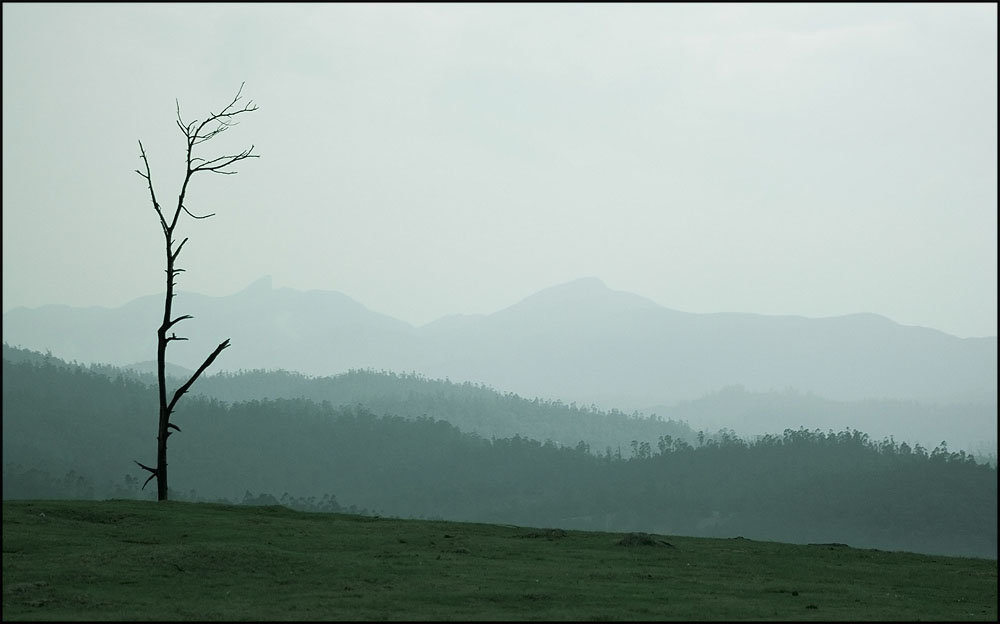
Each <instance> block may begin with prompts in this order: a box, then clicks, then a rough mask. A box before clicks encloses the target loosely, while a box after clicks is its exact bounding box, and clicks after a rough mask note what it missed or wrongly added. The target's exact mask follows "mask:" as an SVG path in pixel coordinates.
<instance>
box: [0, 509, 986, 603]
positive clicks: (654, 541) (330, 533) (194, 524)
mask: <svg viewBox="0 0 1000 624" xmlns="http://www.w3.org/2000/svg"><path fill="white" fill-rule="evenodd" d="M3 527H4V531H3V579H4V582H3V608H4V619H5V620H190V621H201V620H230V621H235V620H260V621H274V620H298V621H303V620H466V621H467V620H529V619H541V620H578V621H584V620H592V621H610V620H751V619H768V620H817V621H824V620H826V621H830V620H841V621H859V620H898V621H916V620H938V621H952V620H987V621H989V620H992V621H996V619H997V562H996V561H995V560H992V561H991V560H984V559H964V558H949V557H932V556H926V555H915V554H909V553H900V552H885V551H878V550H858V549H853V548H848V547H845V546H842V545H838V544H821V545H800V546H795V545H788V544H780V543H775V542H759V541H751V540H746V539H742V538H738V537H737V538H734V539H696V538H686V537H675V536H646V535H636V534H632V535H624V534H614V533H598V532H577V531H562V530H557V529H533V528H524V527H513V526H501V525H487V524H463V523H454V522H438V521H418V520H397V519H386V518H372V517H362V516H353V515H343V514H308V513H301V512H294V511H290V510H288V509H285V508H282V507H244V506H225V505H215V504H195V503H179V502H169V503H152V502H140V501H122V500H114V501H104V502H84V501H4V506H3Z"/></svg>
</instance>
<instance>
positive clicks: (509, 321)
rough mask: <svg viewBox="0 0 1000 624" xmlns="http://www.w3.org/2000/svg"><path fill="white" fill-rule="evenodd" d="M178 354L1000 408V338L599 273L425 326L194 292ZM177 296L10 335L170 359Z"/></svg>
mask: <svg viewBox="0 0 1000 624" xmlns="http://www.w3.org/2000/svg"><path fill="white" fill-rule="evenodd" d="M174 312H175V314H176V315H181V314H190V315H192V316H193V317H194V318H193V319H191V320H186V321H184V322H182V323H179V324H178V325H177V326H175V327H176V329H177V331H178V334H179V335H182V336H186V337H187V338H189V340H188V341H178V342H173V343H171V345H170V349H169V351H168V359H169V360H170V362H172V363H173V364H176V365H179V366H182V367H185V368H188V369H195V368H197V367H198V365H199V364H200V363H201V361H202V360H203V359H204V358H205V357H206V356H207V355H208V353H210V352H211V350H212V349H213V348H214V347H215V345H216V344H218V343H219V342H221V341H222V340H223V339H226V338H230V339H231V341H232V347H231V348H230V349H227V350H226V351H225V352H224V353H223V354H222V356H220V357H219V359H218V360H216V363H215V364H214V365H213V367H212V369H211V371H213V372H216V371H226V370H228V371H237V370H250V369H269V370H274V369H285V370H290V371H297V372H300V373H304V374H307V375H316V376H326V375H335V374H339V373H342V372H345V371H348V370H357V369H372V370H388V371H396V372H415V373H418V374H421V375H425V376H427V377H430V378H441V379H453V380H457V381H472V382H474V383H485V384H488V385H490V386H492V387H495V388H498V389H500V390H503V391H510V392H516V393H518V394H520V395H522V396H539V397H545V398H556V399H560V400H564V401H566V402H571V401H572V402H578V403H580V404H584V405H586V404H593V405H598V406H602V407H614V408H621V409H627V410H633V409H646V408H648V407H650V406H655V405H673V404H676V403H678V402H680V401H690V400H693V399H697V398H699V397H703V396H705V395H706V394H709V393H712V392H716V391H718V390H719V389H721V388H725V387H732V386H740V387H742V388H744V389H746V390H747V391H752V392H771V391H788V390H794V391H797V392H802V393H809V394H815V395H818V396H822V397H826V398H829V399H833V400H841V401H857V400H865V399H896V400H913V401H924V402H935V403H945V404H947V403H964V404H968V403H976V404H984V405H993V406H995V405H996V393H997V385H996V380H997V339H996V337H986V338H958V337H955V336H951V335H948V334H945V333H943V332H940V331H937V330H934V329H929V328H923V327H912V326H904V325H900V324H898V323H895V322H893V321H891V320H890V319H887V318H885V317H882V316H878V315H875V314H852V315H847V316H837V317H829V318H806V317H801V316H766V315H758V314H742V313H716V314H695V313H687V312H681V311H677V310H672V309H669V308H665V307H663V306H660V305H658V304H656V303H655V302H653V301H651V300H649V299H646V298H643V297H640V296H638V295H634V294H630V293H626V292H621V291H615V290H612V289H609V288H608V287H607V286H605V285H604V284H603V283H602V282H601V281H600V280H598V279H595V278H583V279H579V280H575V281H572V282H569V283H566V284H562V285H558V286H554V287H552V288H548V289H545V290H542V291H540V292H538V293H536V294H534V295H532V296H529V297H527V298H526V299H524V300H522V301H520V302H518V303H516V304H514V305H512V306H510V307H508V308H505V309H503V310H500V311H498V312H496V313H493V314H483V315H453V316H447V317H444V318H441V319H439V320H437V321H434V322H432V323H429V324H427V325H423V326H420V327H415V326H413V325H410V324H408V323H405V322H403V321H400V320H398V319H394V318H392V317H389V316H386V315H383V314H379V313H377V312H374V311H372V310H370V309H368V308H366V307H365V306H364V305H362V304H361V303H359V302H357V301H355V300H353V299H351V298H350V297H348V296H347V295H344V294H342V293H339V292H335V291H322V290H310V291H299V290H293V289H290V288H274V287H273V286H272V283H271V280H270V278H267V277H265V278H262V279H260V280H257V281H255V282H254V283H252V284H250V286H249V287H247V288H246V289H244V290H242V291H240V292H237V293H236V294H234V295H231V296H224V297H213V296H207V295H201V294H196V293H190V292H183V291H182V292H179V293H178V295H177V297H176V298H175V300H174ZM162 314H163V296H162V294H160V295H150V296H146V297H141V298H138V299H135V300H133V301H131V302H129V303H127V304H125V305H123V306H121V307H118V308H102V307H86V308H80V307H70V306H65V305H46V306H41V307H38V308H15V309H12V310H10V311H9V312H7V313H5V314H4V315H3V340H4V342H6V343H8V344H11V345H16V346H20V347H23V348H28V349H36V350H40V351H50V352H52V353H53V354H55V355H57V356H59V357H61V358H64V359H67V360H77V361H80V362H102V363H110V364H116V365H122V366H126V365H130V364H133V363H136V362H142V361H148V360H150V359H151V357H152V356H153V354H155V349H156V340H155V330H156V327H157V326H158V324H159V322H160V319H161V318H162Z"/></svg>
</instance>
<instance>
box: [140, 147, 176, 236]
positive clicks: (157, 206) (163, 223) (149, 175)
mask: <svg viewBox="0 0 1000 624" xmlns="http://www.w3.org/2000/svg"><path fill="white" fill-rule="evenodd" d="M139 153H140V154H141V155H142V162H143V163H145V165H146V173H143V172H141V171H139V170H138V169H136V170H135V172H136V173H138V174H139V175H141V176H142V177H144V178H146V184H147V185H148V186H149V197H150V199H151V200H152V201H153V209H154V210H156V214H157V216H159V217H160V227H162V228H163V232H164V234H167V233H168V232H169V230H168V229H167V220H166V219H165V218H164V217H163V211H162V210H160V203H159V202H158V201H156V193H155V192H154V191H153V174H152V173H151V172H150V170H149V159H148V158H146V149H145V148H144V147H143V146H142V141H139Z"/></svg>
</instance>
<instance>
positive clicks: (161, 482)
mask: <svg viewBox="0 0 1000 624" xmlns="http://www.w3.org/2000/svg"><path fill="white" fill-rule="evenodd" d="M242 94H243V85H242V84H241V85H240V89H239V91H237V92H236V97H235V98H233V101H232V102H230V103H229V104H228V105H227V106H226V107H225V108H223V109H222V111H220V112H218V113H209V116H208V118H207V119H205V120H204V121H202V122H199V121H198V120H194V121H192V122H190V123H184V120H183V119H181V106H180V102H177V127H178V128H180V130H181V132H183V133H184V137H185V138H186V139H187V172H186V174H185V175H184V183H183V184H182V185H181V191H180V194H179V195H178V196H177V205H176V206H175V207H173V210H172V212H170V213H169V214H165V213H164V211H163V208H162V207H161V206H160V203H159V202H158V201H157V200H156V192H155V191H154V190H153V175H152V173H151V171H150V168H149V159H148V158H147V157H146V150H145V149H144V148H143V146H142V141H139V152H140V154H141V156H142V162H143V164H144V165H145V169H146V172H145V173H143V172H142V171H140V170H139V169H136V170H135V172H136V173H138V174H139V175H140V176H142V177H143V178H145V179H146V183H147V184H148V186H149V198H150V200H151V201H152V202H153V209H154V210H156V216H157V217H159V219H160V227H161V228H162V229H163V238H164V242H165V243H166V253H167V269H166V274H167V292H166V296H165V297H164V301H163V323H162V324H161V325H160V328H159V329H158V330H156V380H157V383H158V384H159V398H160V423H159V428H158V430H157V432H158V433H157V436H156V467H155V468H151V467H149V466H146V465H145V464H142V463H140V462H138V461H136V462H135V463H137V464H139V466H140V467H141V468H142V469H143V470H147V471H149V473H150V474H149V478H148V479H146V482H145V483H143V484H142V487H143V489H145V487H146V485H147V484H148V483H149V482H150V481H151V480H152V479H153V478H155V479H156V495H157V499H158V500H161V501H162V500H167V438H168V437H169V436H170V434H171V433H173V432H174V431H180V430H181V429H180V427H178V426H177V425H175V424H174V423H172V422H170V415H171V414H172V413H173V411H174V407H175V406H176V405H177V401H178V400H179V399H180V398H181V396H183V395H184V393H185V392H187V391H188V389H189V388H190V387H191V384H193V383H194V382H195V380H197V379H198V377H199V376H200V375H201V374H202V373H203V372H205V369H207V368H208V367H209V366H211V365H212V362H214V361H215V358H217V357H219V354H220V353H222V351H223V349H225V348H226V347H228V346H229V339H228V338H227V339H226V340H223V341H222V342H221V343H220V344H219V346H217V347H216V348H215V351H212V354H211V355H209V356H208V357H207V358H205V361H204V362H203V363H202V365H201V366H200V367H198V370H197V371H195V373H194V374H193V375H191V378H190V379H188V380H187V382H185V383H184V384H183V385H182V386H180V387H179V388H178V389H177V390H176V391H175V392H174V394H173V397H172V398H171V399H170V401H169V402H168V401H167V386H166V373H165V370H164V367H165V364H166V353H167V345H168V344H169V343H170V342H171V341H173V340H187V338H182V337H180V336H178V335H177V334H176V333H175V332H173V331H171V328H172V327H173V326H174V325H176V324H177V323H179V322H181V321H183V320H185V319H189V318H193V317H192V316H191V315H189V314H185V315H183V316H178V317H176V318H172V312H171V307H172V303H173V299H174V287H175V285H176V284H175V278H176V277H177V274H178V273H181V272H183V271H184V269H179V268H177V257H178V256H179V255H180V253H181V249H182V248H183V247H184V243H186V242H187V241H188V239H187V238H185V239H184V240H182V241H181V242H180V244H178V245H176V247H175V246H174V243H175V239H174V232H175V229H176V228H177V221H178V219H179V218H180V216H181V212H183V213H184V214H186V215H188V216H189V217H191V218H193V219H207V218H208V217H211V216H214V214H215V213H212V214H206V215H201V216H198V215H195V214H193V213H191V212H190V211H189V210H188V209H187V208H186V207H185V206H184V198H185V196H186V195H187V190H188V183H189V182H190V181H191V178H193V177H194V175H195V174H197V173H219V174H222V175H231V174H234V173H236V171H233V170H232V169H231V168H230V167H232V166H233V165H235V164H236V163H238V162H240V161H241V160H246V159H247V158H257V157H258V155H257V154H254V153H253V147H254V146H253V145H251V146H250V149H246V150H243V151H241V152H239V153H237V154H227V155H222V156H216V157H215V158H209V159H205V158H201V157H196V156H195V155H194V152H195V147H196V146H198V145H201V144H202V143H205V142H206V141H209V140H211V139H213V138H215V137H216V136H218V135H220V134H222V133H223V132H225V131H226V130H228V129H230V128H231V127H233V126H235V125H237V123H238V120H237V117H238V116H239V115H242V114H244V113H250V112H253V111H255V110H257V107H256V106H255V105H254V104H253V101H252V100H251V101H248V102H247V103H246V104H240V100H241V99H242ZM168 217H169V219H168ZM168 332H170V335H169V336H168V335H167V333H168Z"/></svg>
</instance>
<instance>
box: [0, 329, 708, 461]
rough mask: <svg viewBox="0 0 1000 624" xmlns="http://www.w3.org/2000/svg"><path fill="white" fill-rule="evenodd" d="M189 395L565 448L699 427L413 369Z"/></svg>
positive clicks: (224, 378)
mask: <svg viewBox="0 0 1000 624" xmlns="http://www.w3.org/2000/svg"><path fill="white" fill-rule="evenodd" d="M3 357H4V359H9V360H11V361H33V362H43V361H47V362H51V363H52V364H54V365H57V366H70V365H69V364H67V363H66V362H64V361H62V360H60V359H58V358H55V357H52V356H50V355H49V356H46V355H43V354H40V353H37V352H34V351H29V350H26V349H17V348H13V347H10V346H8V345H6V344H5V345H4V346H3ZM73 366H77V365H75V364H74V365H73ZM87 369H88V370H91V371H94V372H98V373H100V374H103V375H105V376H108V377H111V378H115V377H118V376H122V375H124V376H126V377H130V378H134V379H137V380H139V381H141V382H143V383H146V384H148V385H155V384H156V375H155V374H154V373H152V372H143V371H142V370H133V369H123V368H118V367H114V366H108V365H90V366H89V367H87ZM176 372H177V373H178V374H180V375H183V374H184V373H185V372H186V373H187V375H188V376H189V375H190V371H183V369H180V370H177V371H176ZM186 379H187V377H186V376H185V377H184V378H183V379H181V380H180V381H178V380H177V379H173V380H172V387H176V386H178V385H180V383H183V381H186ZM190 394H191V395H195V394H200V395H204V396H208V397H212V398H216V399H219V400H221V401H227V402H236V401H250V400H255V399H299V398H303V399H308V400H311V401H315V402H317V403H321V402H323V401H326V402H329V403H330V404H331V405H333V406H342V405H347V406H354V405H363V406H364V407H365V408H366V409H368V410H370V411H372V412H374V413H376V414H379V415H391V416H402V417H404V418H418V417H428V418H434V419H436V420H445V421H447V422H449V423H451V424H453V425H455V426H456V427H458V428H459V429H461V430H462V431H464V432H467V433H475V434H477V435H479V436H481V437H483V438H492V437H498V438H507V437H513V436H515V435H520V436H522V437H526V438H531V439H534V440H539V441H542V442H544V441H547V440H548V441H552V442H555V443H556V444H558V445H563V446H565V445H572V446H576V445H577V444H579V443H580V442H583V443H584V444H585V445H587V446H589V447H590V448H592V449H594V450H598V451H605V450H607V449H608V448H609V447H610V448H611V449H612V450H613V451H618V450H619V449H626V450H627V448H628V447H629V446H630V445H631V443H632V441H633V440H635V441H637V442H646V443H649V444H653V445H655V444H656V443H657V440H659V438H660V436H665V435H669V436H671V437H673V438H677V439H680V440H684V441H686V442H688V443H694V441H695V440H696V438H697V432H695V431H692V430H691V428H690V427H689V426H688V425H687V423H684V422H680V421H675V420H669V419H661V418H657V417H655V416H648V415H642V414H639V413H632V414H625V413H623V412H620V411H617V410H610V411H604V410H598V409H596V408H593V407H580V406H577V405H575V404H568V405H567V404H565V403H562V402H561V401H551V400H543V399H537V398H536V399H525V398H522V397H520V396H518V395H516V394H513V393H500V392H498V391H496V390H494V389H492V388H489V387H486V386H483V385H476V384H472V383H468V382H466V383H453V382H451V381H447V380H430V379H426V378H424V377H421V376H419V375H415V374H396V373H390V372H375V371H352V372H349V373H345V374H342V375H336V376H333V377H309V376H306V375H301V374H299V373H294V372H289V371H282V370H279V371H263V370H255V371H243V372H239V373H219V374H215V375H204V376H202V377H200V378H199V379H198V381H197V383H195V385H194V386H192V389H191V391H190Z"/></svg>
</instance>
